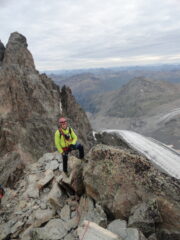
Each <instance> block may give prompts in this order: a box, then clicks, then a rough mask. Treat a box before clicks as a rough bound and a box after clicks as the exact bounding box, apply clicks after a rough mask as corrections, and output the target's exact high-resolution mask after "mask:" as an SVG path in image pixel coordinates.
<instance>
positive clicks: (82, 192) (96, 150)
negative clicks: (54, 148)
mask: <svg viewBox="0 0 180 240" xmlns="http://www.w3.org/2000/svg"><path fill="white" fill-rule="evenodd" d="M5 190H6V195H5V197H4V198H3V200H2V206H1V217H0V239H1V240H5V239H17V240H20V239H23V240H30V239H31V240H52V239H54V240H55V239H57V240H60V239H62V240H69V239H70V240H71V239H80V240H82V239H83V240H89V239H92V240H95V239H96V240H100V239H109V240H110V239H119V240H132V239H133V240H146V239H148V240H152V239H154V240H168V239H172V240H177V239H179V236H180V226H179V222H178V219H179V216H180V209H179V200H180V199H179V198H180V196H179V183H178V182H177V181H176V180H175V179H174V178H172V177H169V176H167V175H166V174H162V173H160V172H159V171H158V170H156V169H155V168H154V167H153V166H152V165H151V164H150V163H149V162H148V161H147V159H145V158H144V157H142V156H140V155H137V154H135V152H134V151H133V150H131V149H129V150H128V149H124V150H123V147H120V148H118V147H112V146H107V145H96V146H94V147H93V148H92V149H91V150H90V151H89V153H88V155H87V156H86V158H85V159H84V160H83V162H82V161H81V160H79V159H77V158H76V157H74V156H70V158H69V177H67V176H65V175H64V174H63V172H62V158H61V155H59V154H58V153H57V152H54V153H46V154H45V155H43V157H41V158H40V159H39V160H38V162H36V163H33V164H30V165H29V166H28V167H27V168H26V171H25V174H24V175H23V176H22V177H21V179H20V180H19V181H18V182H17V184H16V188H15V189H14V190H12V189H9V188H6V189H5ZM106 231H107V232H106ZM95 232H96V237H95V235H94V233H95ZM112 233H113V234H112ZM109 234H110V235H109ZM98 236H99V237H98ZM107 236H111V238H110V237H109V238H107Z"/></svg>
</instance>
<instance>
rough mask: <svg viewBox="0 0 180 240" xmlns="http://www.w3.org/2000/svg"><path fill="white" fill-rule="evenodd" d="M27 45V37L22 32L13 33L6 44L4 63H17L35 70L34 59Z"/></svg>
mask: <svg viewBox="0 0 180 240" xmlns="http://www.w3.org/2000/svg"><path fill="white" fill-rule="evenodd" d="M27 46H28V44H27V41H26V38H25V37H24V36H23V35H22V34H20V33H18V32H14V33H11V35H10V37H9V41H8V43H7V45H6V49H5V53H4V59H3V65H14V64H16V65H18V66H19V67H21V68H25V69H26V70H30V71H34V70H35V65H34V60H33V57H32V55H31V53H30V52H29V50H28V49H27Z"/></svg>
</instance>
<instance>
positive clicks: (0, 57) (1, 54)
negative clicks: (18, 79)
mask: <svg viewBox="0 0 180 240" xmlns="http://www.w3.org/2000/svg"><path fill="white" fill-rule="evenodd" d="M4 52H5V47H4V44H3V43H2V42H1V40H0V66H1V64H2V60H3V58H4Z"/></svg>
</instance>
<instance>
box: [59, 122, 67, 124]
mask: <svg viewBox="0 0 180 240" xmlns="http://www.w3.org/2000/svg"><path fill="white" fill-rule="evenodd" d="M59 123H60V124H63V123H67V122H59Z"/></svg>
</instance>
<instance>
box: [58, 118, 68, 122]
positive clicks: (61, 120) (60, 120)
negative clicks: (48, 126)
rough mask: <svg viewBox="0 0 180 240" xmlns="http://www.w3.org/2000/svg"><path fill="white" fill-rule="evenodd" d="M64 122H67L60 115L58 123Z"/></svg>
mask: <svg viewBox="0 0 180 240" xmlns="http://www.w3.org/2000/svg"><path fill="white" fill-rule="evenodd" d="M64 122H67V120H66V118H63V117H62V118H60V119H59V123H64Z"/></svg>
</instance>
